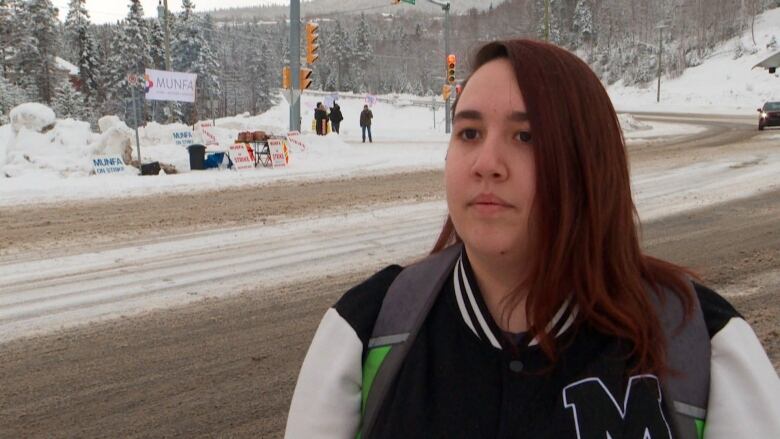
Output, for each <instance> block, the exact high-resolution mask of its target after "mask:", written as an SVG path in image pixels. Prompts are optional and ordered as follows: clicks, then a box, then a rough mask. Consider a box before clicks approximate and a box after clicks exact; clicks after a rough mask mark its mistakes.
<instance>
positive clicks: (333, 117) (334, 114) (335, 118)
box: [330, 102, 344, 134]
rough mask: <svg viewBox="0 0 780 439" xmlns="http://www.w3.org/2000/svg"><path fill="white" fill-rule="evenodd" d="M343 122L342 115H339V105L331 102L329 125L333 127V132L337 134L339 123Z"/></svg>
mask: <svg viewBox="0 0 780 439" xmlns="http://www.w3.org/2000/svg"><path fill="white" fill-rule="evenodd" d="M342 120H344V115H342V114H341V107H340V106H339V104H337V103H335V102H333V108H331V109H330V124H331V126H332V127H333V132H334V133H336V134H338V133H339V126H340V125H341V121H342Z"/></svg>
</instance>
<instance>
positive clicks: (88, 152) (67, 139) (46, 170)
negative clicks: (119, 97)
mask: <svg viewBox="0 0 780 439" xmlns="http://www.w3.org/2000/svg"><path fill="white" fill-rule="evenodd" d="M99 125H100V127H101V128H103V129H104V132H103V133H102V134H96V133H93V132H92V131H91V130H90V126H89V123H87V122H82V121H77V120H73V119H55V117H54V112H53V111H52V110H51V108H49V107H47V106H45V105H42V104H37V103H26V104H22V105H19V106H18V107H15V108H14V109H13V110H11V124H10V125H6V126H3V127H0V175H2V176H4V177H25V176H27V177H31V178H32V177H35V176H40V177H44V176H49V177H55V178H63V177H84V176H89V175H90V174H92V173H93V170H92V158H93V157H94V156H100V155H110V156H117V155H118V156H121V157H122V158H123V159H124V160H125V162H126V163H129V161H130V159H131V135H132V131H130V129H129V128H127V126H126V125H125V124H124V123H123V122H121V121H120V120H119V119H118V118H116V117H115V116H114V117H106V118H103V119H101V120H100V122H99Z"/></svg>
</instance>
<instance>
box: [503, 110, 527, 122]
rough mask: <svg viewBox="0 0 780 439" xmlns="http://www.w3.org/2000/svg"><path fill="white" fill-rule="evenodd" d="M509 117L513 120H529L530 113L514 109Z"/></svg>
mask: <svg viewBox="0 0 780 439" xmlns="http://www.w3.org/2000/svg"><path fill="white" fill-rule="evenodd" d="M507 119H509V120H511V121H513V122H526V121H528V113H525V112H522V111H513V112H512V114H510V115H509V116H507Z"/></svg>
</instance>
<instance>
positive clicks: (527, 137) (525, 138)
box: [516, 131, 531, 143]
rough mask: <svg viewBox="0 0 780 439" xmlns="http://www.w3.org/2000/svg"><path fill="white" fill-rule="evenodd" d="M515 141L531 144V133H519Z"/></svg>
mask: <svg viewBox="0 0 780 439" xmlns="http://www.w3.org/2000/svg"><path fill="white" fill-rule="evenodd" d="M516 137H517V139H518V140H519V141H521V142H525V143H530V142H531V133H530V132H528V131H520V132H519V133H517V136H516Z"/></svg>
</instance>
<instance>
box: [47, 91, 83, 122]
mask: <svg viewBox="0 0 780 439" xmlns="http://www.w3.org/2000/svg"><path fill="white" fill-rule="evenodd" d="M84 101H85V99H84V96H83V95H82V94H81V93H79V92H77V91H76V90H75V89H74V88H73V86H72V85H71V84H70V83H69V82H68V81H62V82H61V83H60V85H59V86H58V87H57V88H56V91H55V94H54V99H53V101H52V110H54V113H55V114H56V115H57V117H58V118H60V119H67V118H70V119H78V120H89V119H90V117H89V116H88V114H87V111H85V108H84Z"/></svg>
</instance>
